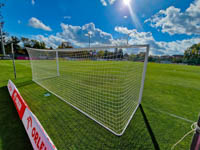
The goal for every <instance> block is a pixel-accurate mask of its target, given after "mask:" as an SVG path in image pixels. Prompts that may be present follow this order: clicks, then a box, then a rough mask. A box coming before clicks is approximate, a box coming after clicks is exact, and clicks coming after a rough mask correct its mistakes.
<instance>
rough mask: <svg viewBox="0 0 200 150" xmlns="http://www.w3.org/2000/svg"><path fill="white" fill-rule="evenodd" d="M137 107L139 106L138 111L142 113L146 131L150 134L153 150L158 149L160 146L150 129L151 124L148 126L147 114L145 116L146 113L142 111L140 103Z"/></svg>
mask: <svg viewBox="0 0 200 150" xmlns="http://www.w3.org/2000/svg"><path fill="white" fill-rule="evenodd" d="M139 108H140V111H141V113H142V116H143V119H144V122H145V125H146V127H147V130H148V132H149V135H150V136H151V140H152V142H153V145H154V148H155V150H160V147H159V145H158V142H157V140H156V137H155V135H154V133H153V131H152V129H151V126H150V124H149V121H148V119H147V116H146V114H145V112H144V110H143V107H142V105H140V106H139Z"/></svg>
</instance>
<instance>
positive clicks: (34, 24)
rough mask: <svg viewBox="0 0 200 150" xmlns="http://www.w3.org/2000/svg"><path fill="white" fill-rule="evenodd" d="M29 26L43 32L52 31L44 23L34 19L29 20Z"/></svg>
mask: <svg viewBox="0 0 200 150" xmlns="http://www.w3.org/2000/svg"><path fill="white" fill-rule="evenodd" d="M29 26H31V27H33V28H37V29H42V30H45V31H52V29H51V28H50V27H49V26H47V25H45V24H44V23H42V21H40V20H38V19H37V18H35V17H32V18H31V19H29Z"/></svg>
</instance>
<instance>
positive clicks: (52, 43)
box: [35, 35, 65, 48]
mask: <svg viewBox="0 0 200 150" xmlns="http://www.w3.org/2000/svg"><path fill="white" fill-rule="evenodd" d="M35 39H36V40H39V41H43V42H45V44H46V46H47V47H53V48H57V47H58V45H60V43H62V42H64V41H65V40H64V39H62V38H59V37H57V36H54V35H50V36H48V37H45V36H43V35H37V36H35Z"/></svg>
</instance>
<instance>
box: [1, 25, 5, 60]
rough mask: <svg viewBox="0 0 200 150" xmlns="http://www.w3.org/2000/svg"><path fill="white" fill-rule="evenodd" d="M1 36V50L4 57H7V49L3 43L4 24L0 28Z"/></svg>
mask: <svg viewBox="0 0 200 150" xmlns="http://www.w3.org/2000/svg"><path fill="white" fill-rule="evenodd" d="M0 35H1V49H2V51H3V56H6V52H5V48H4V43H3V32H2V24H1V27H0Z"/></svg>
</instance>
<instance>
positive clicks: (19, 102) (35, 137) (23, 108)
mask: <svg viewBox="0 0 200 150" xmlns="http://www.w3.org/2000/svg"><path fill="white" fill-rule="evenodd" d="M8 91H9V93H10V96H11V97H12V100H13V102H14V105H15V107H16V109H17V112H18V114H19V117H20V119H21V120H22V122H23V125H24V127H25V130H26V132H27V134H28V137H29V139H30V141H31V144H32V146H33V149H34V150H56V147H55V146H54V144H53V142H52V141H51V139H50V138H49V136H48V135H47V133H46V131H45V130H44V128H43V127H42V125H41V124H40V122H39V120H38V119H37V117H36V116H35V115H34V114H33V113H32V112H31V110H30V108H29V107H28V105H27V104H26V102H25V101H24V99H23V98H22V96H21V95H20V93H19V91H18V89H17V88H16V86H15V85H14V84H13V82H12V81H11V80H9V81H8Z"/></svg>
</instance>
